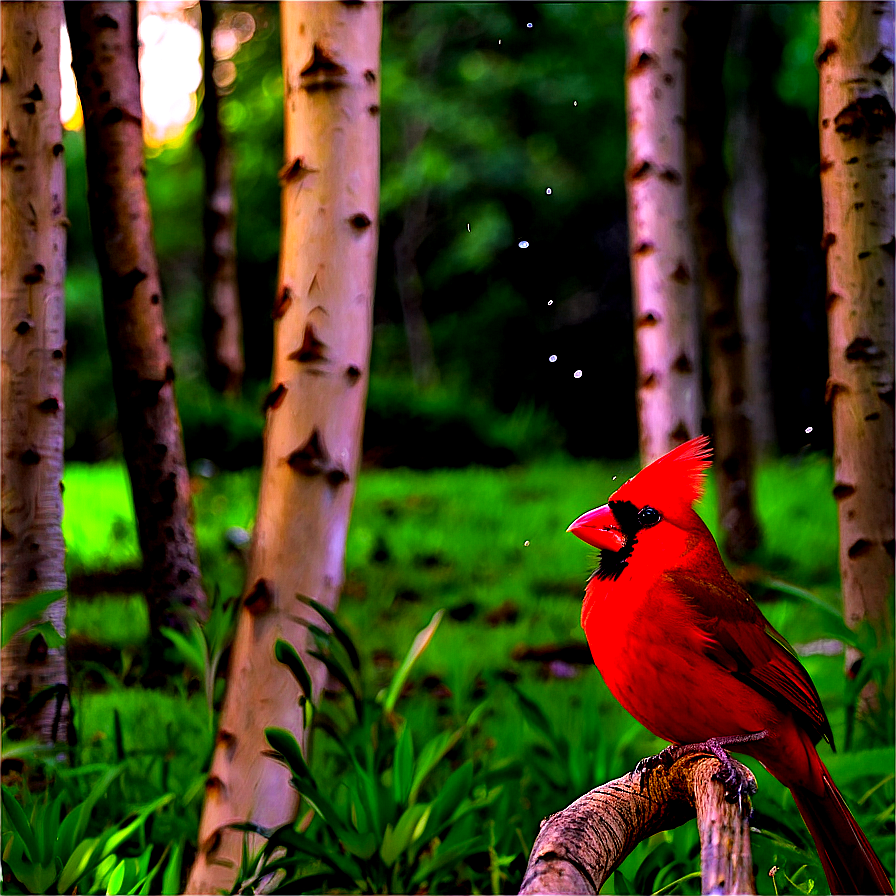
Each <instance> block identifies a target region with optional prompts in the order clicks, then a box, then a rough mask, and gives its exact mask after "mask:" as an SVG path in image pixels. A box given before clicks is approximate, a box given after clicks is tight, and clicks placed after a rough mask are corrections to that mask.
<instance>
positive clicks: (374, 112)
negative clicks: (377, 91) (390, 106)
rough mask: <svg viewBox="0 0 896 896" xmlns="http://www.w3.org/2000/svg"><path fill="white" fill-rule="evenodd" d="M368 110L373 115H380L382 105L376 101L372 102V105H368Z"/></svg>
mask: <svg viewBox="0 0 896 896" xmlns="http://www.w3.org/2000/svg"><path fill="white" fill-rule="evenodd" d="M367 111H368V112H369V113H370V114H371V115H379V113H380V107H379V106H378V105H377V104H376V103H372V104H371V105H369V106H368V107H367Z"/></svg>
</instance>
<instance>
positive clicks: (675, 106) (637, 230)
mask: <svg viewBox="0 0 896 896" xmlns="http://www.w3.org/2000/svg"><path fill="white" fill-rule="evenodd" d="M683 15H684V8H683V4H682V3H679V2H671V3H662V4H661V3H652V2H648V0H634V2H631V3H629V8H628V16H627V35H628V47H627V53H628V57H627V58H628V61H627V68H626V79H625V83H626V104H627V111H628V136H629V147H628V171H627V174H626V186H627V190H628V209H629V211H628V220H629V242H630V250H629V255H630V258H631V271H632V292H633V299H634V304H635V308H634V319H635V344H636V353H637V363H638V422H639V429H640V444H641V459H642V462H643V463H645V464H647V463H650V462H651V461H653V460H656V459H657V458H658V457H660V456H661V455H663V454H665V453H666V452H667V451H669V450H670V449H671V448H674V447H675V446H676V445H680V444H681V443H682V442H686V441H687V440H688V439H691V438H693V437H694V436H695V435H698V434H699V433H700V430H701V426H700V421H701V415H702V405H703V399H702V391H701V387H700V350H699V340H700V329H699V303H698V294H697V286H696V282H695V279H694V274H695V269H696V263H695V256H694V245H693V240H692V236H691V228H690V224H689V221H688V200H687V185H686V177H685V133H684V98H685V94H684V90H685V79H684V62H683V48H684V32H683V30H682V21H683Z"/></svg>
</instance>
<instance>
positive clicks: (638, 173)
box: [628, 161, 653, 180]
mask: <svg viewBox="0 0 896 896" xmlns="http://www.w3.org/2000/svg"><path fill="white" fill-rule="evenodd" d="M652 167H653V166H652V165H651V164H650V162H648V161H642V162H640V163H636V164H635V165H634V166H632V169H631V171H629V174H628V176H629V180H641V179H642V178H645V177H647V175H648V174H649V173H650V171H651V170H652Z"/></svg>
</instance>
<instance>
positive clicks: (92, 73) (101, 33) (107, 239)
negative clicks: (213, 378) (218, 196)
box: [65, 0, 206, 631]
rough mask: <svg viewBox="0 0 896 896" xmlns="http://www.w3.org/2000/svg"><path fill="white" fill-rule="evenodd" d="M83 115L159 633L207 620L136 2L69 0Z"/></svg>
mask: <svg viewBox="0 0 896 896" xmlns="http://www.w3.org/2000/svg"><path fill="white" fill-rule="evenodd" d="M65 14H66V21H67V23H68V32H69V35H70V37H71V42H72V68H73V69H74V71H75V75H76V77H77V80H78V93H79V95H80V97H81V105H82V108H83V110H84V134H85V140H86V145H87V182H88V196H87V198H88V205H89V208H90V226H91V230H92V232H93V244H94V248H95V251H96V257H97V261H98V263H99V269H100V276H101V278H102V289H103V317H104V320H105V326H106V339H107V342H108V345H109V354H110V356H111V359H112V377H113V385H114V388H115V399H116V403H117V406H118V428H119V431H120V432H121V440H122V445H123V447H124V457H125V461H126V462H127V467H128V473H129V475H130V481H131V491H132V493H133V498H134V510H135V512H136V516H137V534H138V537H139V541H140V549H141V551H142V554H143V570H144V576H145V587H146V596H147V601H148V603H149V616H150V623H151V626H152V629H153V631H158V629H159V628H160V627H161V626H163V625H168V626H174V627H178V628H181V627H183V626H184V625H185V623H186V618H188V617H189V616H192V615H196V614H201V613H202V612H204V608H205V604H206V597H205V593H204V592H203V590H202V582H201V581H200V576H199V560H198V554H197V551H196V538H195V535H194V532H193V523H192V507H191V501H190V481H189V476H188V475H187V468H186V461H185V457H184V447H183V438H182V436H181V430H180V420H179V419H178V415H177V405H176V403H175V397H174V366H173V364H172V360H171V351H170V349H169V347H168V334H167V330H166V326H165V318H164V315H163V312H162V288H161V283H160V281H159V266H158V261H157V260H156V254H155V247H154V244H153V239H152V220H151V216H150V209H149V200H148V198H147V194H146V169H145V167H144V156H143V127H142V122H143V116H142V108H141V105H140V78H139V74H138V71H137V8H136V4H135V3H132V2H128V3H117V2H106V3H90V2H88V3H81V2H72V0H67V2H66V3H65Z"/></svg>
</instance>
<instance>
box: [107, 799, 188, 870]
mask: <svg viewBox="0 0 896 896" xmlns="http://www.w3.org/2000/svg"><path fill="white" fill-rule="evenodd" d="M175 795H176V794H173V793H165V794H163V795H162V796H160V797H159V798H158V799H155V800H153V801H152V802H151V803H147V804H146V805H145V806H143V807H142V808H140V809H138V810H137V813H136V815H137V817H136V818H135V819H134V820H133V821H132V822H131V823H130V824H128V825H126V826H125V827H123V828H121V829H119V830H116V831H112V832H111V833H109V834H108V835H104V837H103V838H101V841H102V846H101V851H100V855H102V856H108V855H109V854H110V853H113V852H114V851H115V850H116V849H117V848H118V847H119V846H120V845H121V844H122V843H124V842H125V840H127V839H128V837H130V836H132V835H133V834H134V832H135V831H137V830H138V829H139V828H141V827H142V826H143V825H144V824H145V823H146V819H147V818H149V816H150V815H152V813H153V812H155V811H156V810H157V809H161V808H162V806H165V805H167V804H168V803H170V802H171V801H172V800H173V799H174V798H175Z"/></svg>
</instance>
